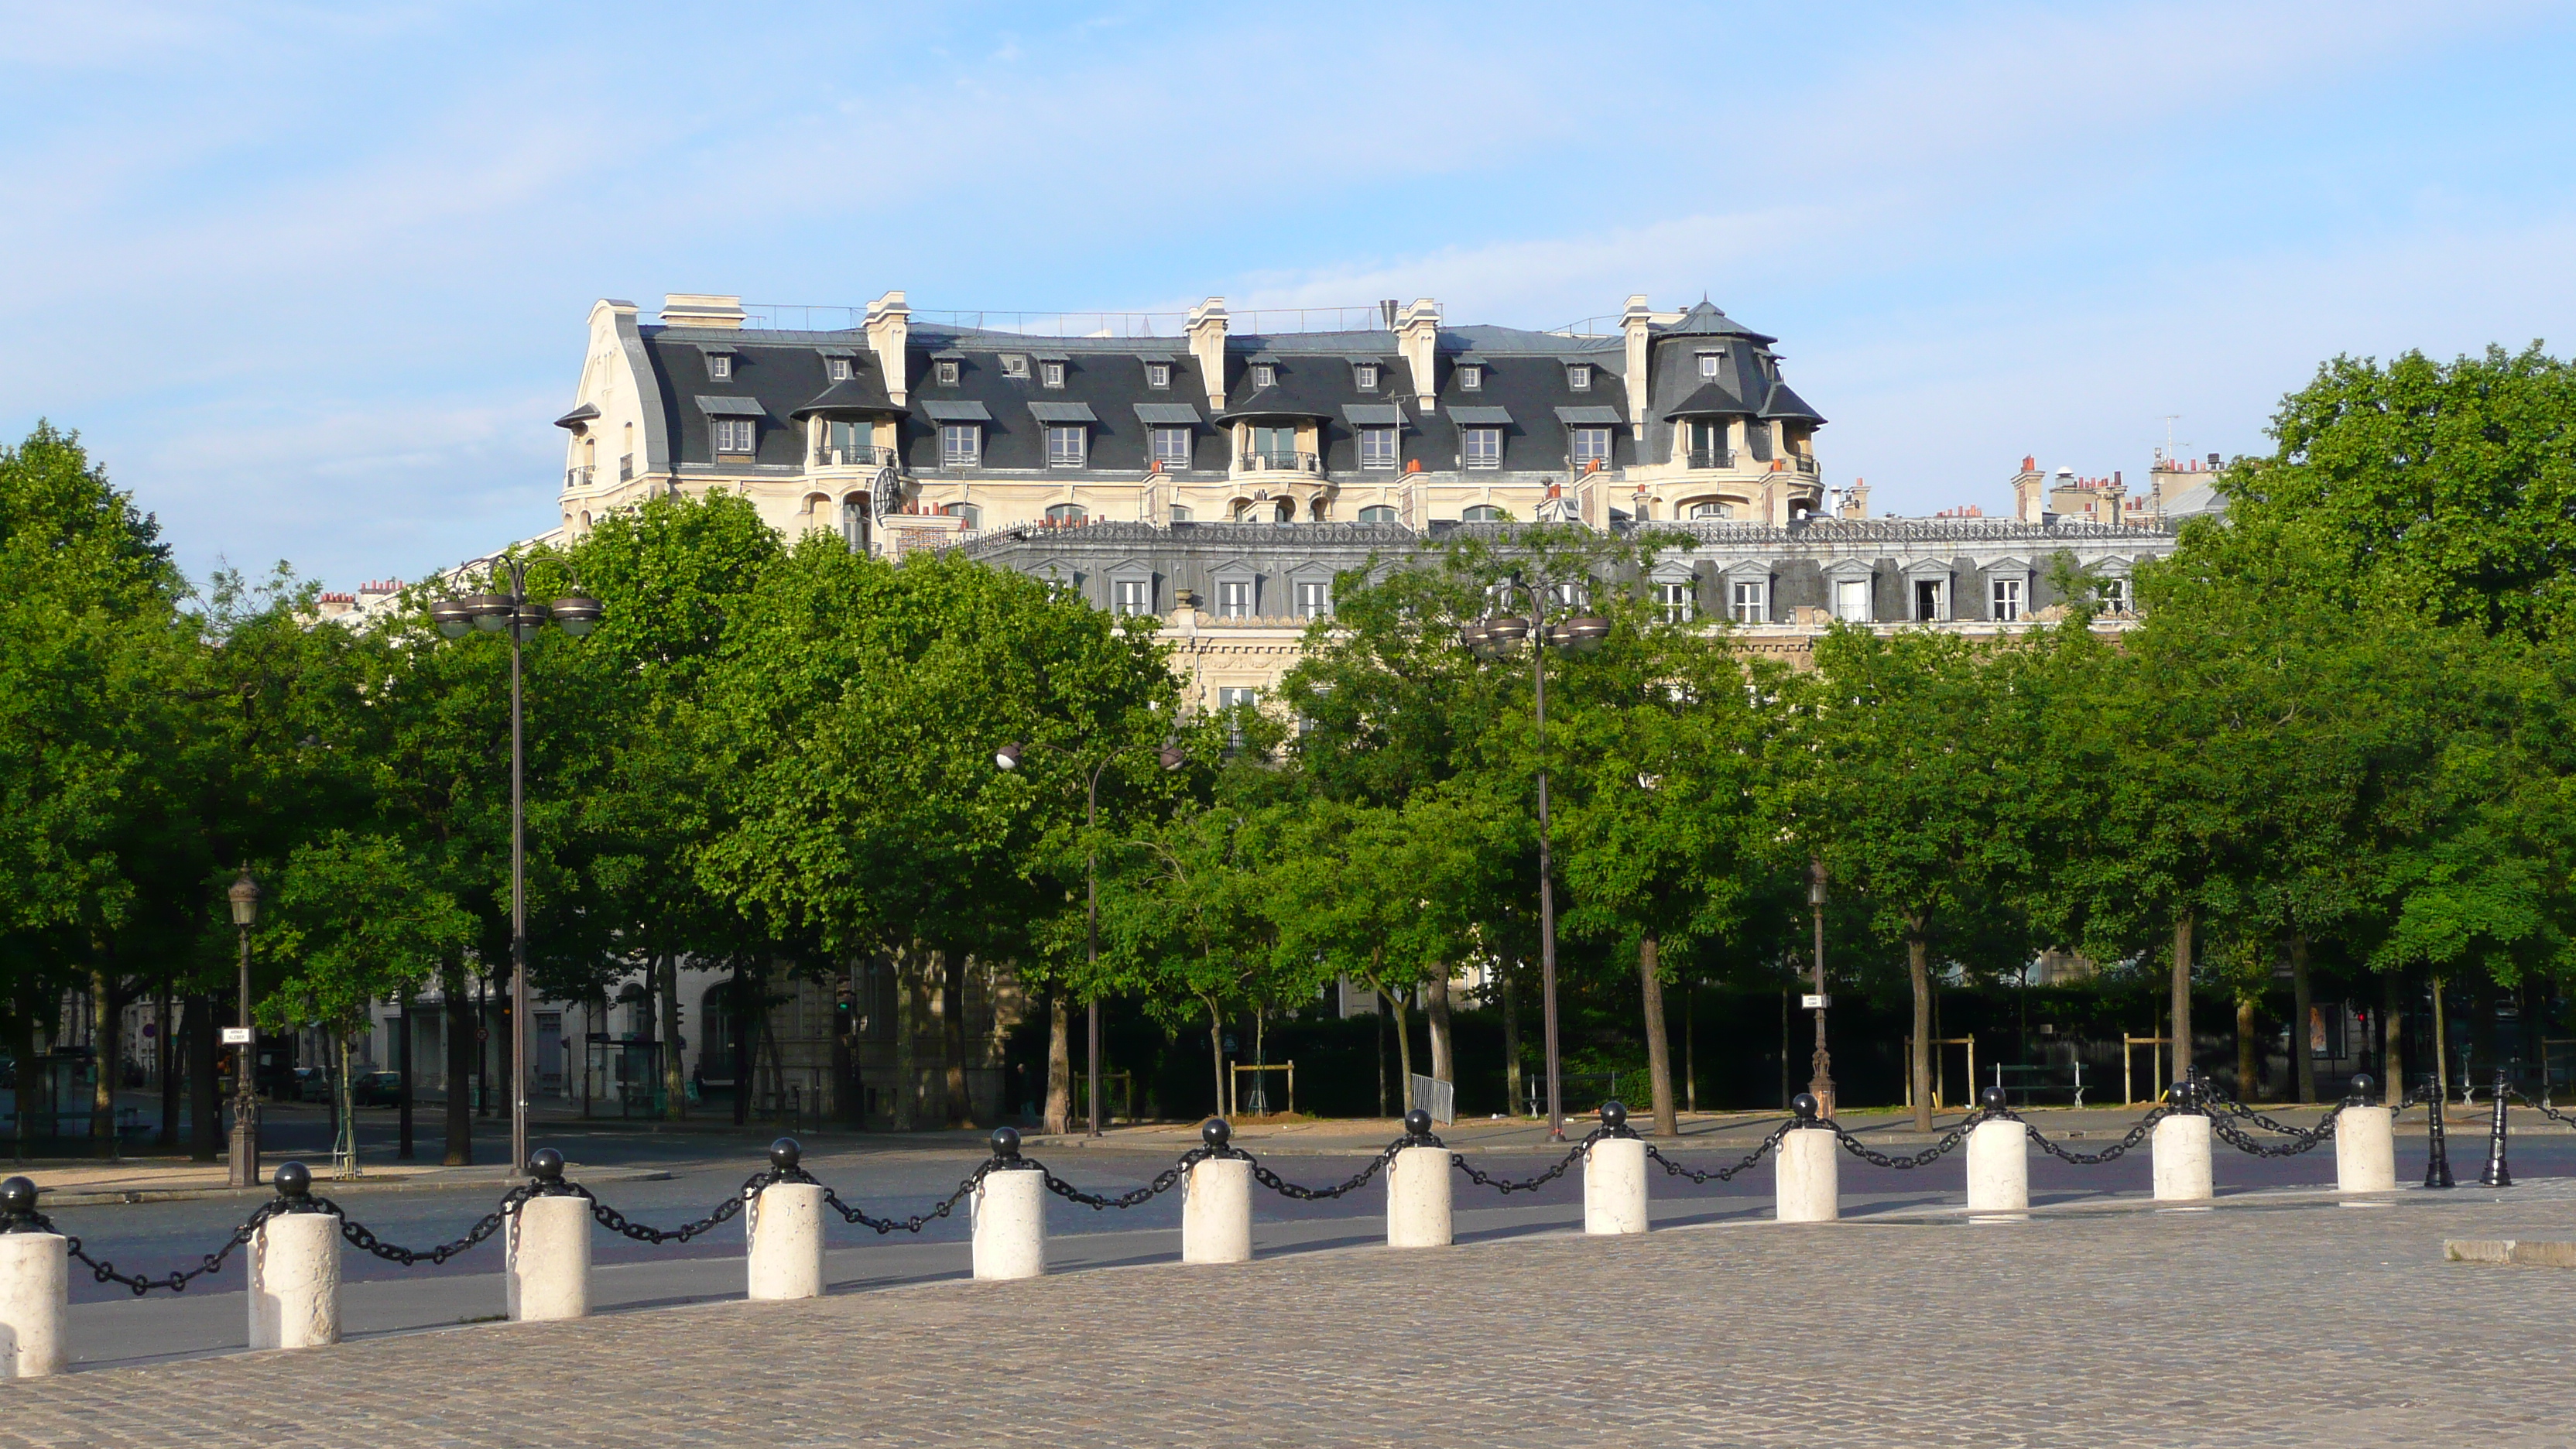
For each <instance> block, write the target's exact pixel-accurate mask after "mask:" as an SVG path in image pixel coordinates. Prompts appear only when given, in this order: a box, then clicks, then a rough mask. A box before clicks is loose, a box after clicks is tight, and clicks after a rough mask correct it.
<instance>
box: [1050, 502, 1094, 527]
mask: <svg viewBox="0 0 2576 1449" xmlns="http://www.w3.org/2000/svg"><path fill="white" fill-rule="evenodd" d="M1090 516H1091V513H1090V510H1088V509H1086V508H1084V507H1083V506H1082V505H1081V504H1079V503H1058V504H1055V505H1053V506H1051V507H1049V508H1048V509H1047V511H1046V520H1047V522H1049V523H1080V522H1081V521H1082V520H1084V519H1085V518H1088V517H1090Z"/></svg>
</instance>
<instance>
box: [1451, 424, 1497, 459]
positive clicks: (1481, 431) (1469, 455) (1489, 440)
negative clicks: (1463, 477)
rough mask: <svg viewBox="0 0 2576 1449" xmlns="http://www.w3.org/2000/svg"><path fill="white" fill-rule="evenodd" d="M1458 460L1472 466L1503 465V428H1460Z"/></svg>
mask: <svg viewBox="0 0 2576 1449" xmlns="http://www.w3.org/2000/svg"><path fill="white" fill-rule="evenodd" d="M1458 461H1459V462H1460V463H1462V464H1464V465H1465V466H1467V467H1470V468H1499V467H1501V466H1503V430H1502V429H1500V428H1460V429H1459V430H1458Z"/></svg>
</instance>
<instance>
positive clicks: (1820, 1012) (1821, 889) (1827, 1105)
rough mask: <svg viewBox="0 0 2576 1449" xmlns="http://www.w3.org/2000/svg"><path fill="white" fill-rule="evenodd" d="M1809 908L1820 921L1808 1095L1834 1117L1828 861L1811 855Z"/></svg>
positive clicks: (1811, 999) (1819, 1111)
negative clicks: (1828, 1038)
mask: <svg viewBox="0 0 2576 1449" xmlns="http://www.w3.org/2000/svg"><path fill="white" fill-rule="evenodd" d="M1807 909H1808V910H1809V912H1811V913H1812V914H1813V915H1814V917H1815V922H1816V950H1815V955H1814V960H1813V965H1814V966H1815V972H1816V989H1815V990H1814V991H1813V992H1812V993H1810V994H1809V995H1808V997H1807V1007H1808V1009H1809V1010H1811V1011H1813V1012H1815V1014H1816V1055H1815V1057H1814V1059H1813V1067H1812V1070H1813V1071H1814V1073H1815V1075H1813V1076H1811V1077H1809V1078H1808V1079H1807V1095H1809V1096H1811V1097H1813V1098H1815V1099H1816V1114H1817V1115H1818V1116H1820V1117H1824V1118H1827V1119H1828V1120H1830V1119H1831V1118H1832V1117H1833V1115H1834V1059H1833V1054H1832V1053H1830V1052H1828V1051H1826V1050H1825V1008H1826V1007H1827V1006H1829V1005H1831V1004H1832V998H1830V997H1828V996H1826V995H1825V863H1824V861H1823V860H1822V859H1821V858H1816V857H1810V858H1809V859H1808V861H1807Z"/></svg>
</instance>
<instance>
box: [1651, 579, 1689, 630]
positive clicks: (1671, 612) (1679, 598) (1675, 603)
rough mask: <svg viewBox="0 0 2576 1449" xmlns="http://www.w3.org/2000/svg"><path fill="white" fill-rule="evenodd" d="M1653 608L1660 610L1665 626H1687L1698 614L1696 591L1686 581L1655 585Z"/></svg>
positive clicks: (1679, 580)
mask: <svg viewBox="0 0 2576 1449" xmlns="http://www.w3.org/2000/svg"><path fill="white" fill-rule="evenodd" d="M1655 607H1656V608H1658V609H1661V610H1662V611H1663V615H1664V622H1665V623H1667V624H1687V623H1689V622H1690V621H1691V620H1692V619H1693V618H1695V617H1697V616H1698V614H1699V597H1698V591H1697V590H1695V589H1693V588H1692V587H1691V586H1690V582H1689V581H1688V580H1686V579H1676V580H1672V581H1669V582H1666V583H1660V584H1657V585H1655Z"/></svg>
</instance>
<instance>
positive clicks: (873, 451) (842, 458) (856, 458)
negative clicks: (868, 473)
mask: <svg viewBox="0 0 2576 1449" xmlns="http://www.w3.org/2000/svg"><path fill="white" fill-rule="evenodd" d="M899 462H900V459H899V458H898V457H897V455H896V453H895V450H894V449H892V448H870V447H859V448H828V447H827V448H816V449H815V450H814V466H815V467H817V468H892V467H895V466H897V465H898V463H899Z"/></svg>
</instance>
